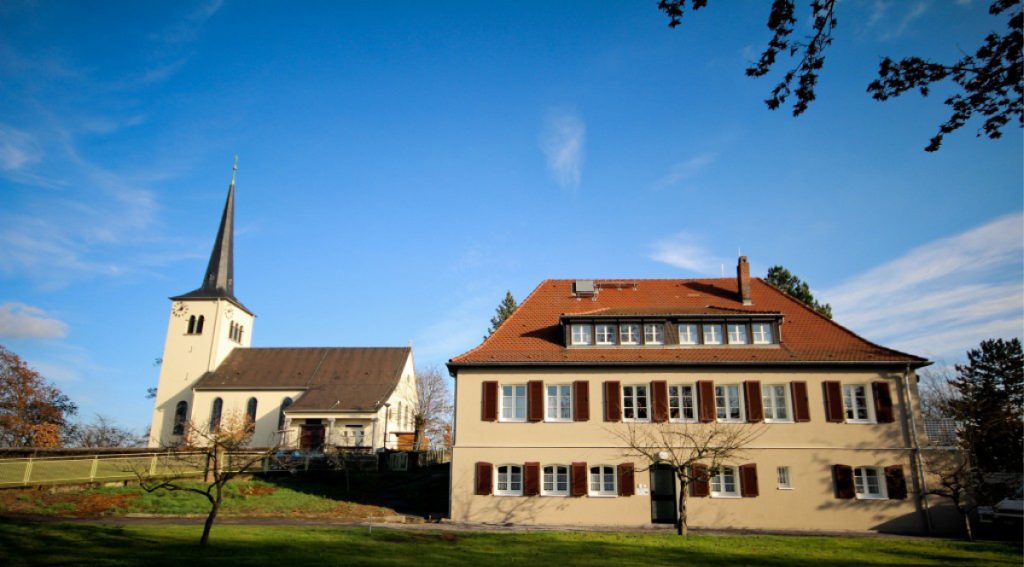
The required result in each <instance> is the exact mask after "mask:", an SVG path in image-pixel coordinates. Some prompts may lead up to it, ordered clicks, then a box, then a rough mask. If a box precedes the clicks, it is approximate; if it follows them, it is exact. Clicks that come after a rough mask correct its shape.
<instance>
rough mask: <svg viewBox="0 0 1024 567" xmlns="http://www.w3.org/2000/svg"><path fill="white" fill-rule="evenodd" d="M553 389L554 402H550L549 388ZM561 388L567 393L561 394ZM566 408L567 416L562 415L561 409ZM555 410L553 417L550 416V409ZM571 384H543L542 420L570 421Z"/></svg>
mask: <svg viewBox="0 0 1024 567" xmlns="http://www.w3.org/2000/svg"><path fill="white" fill-rule="evenodd" d="M552 388H554V389H555V396H554V398H555V404H554V405H552V404H551V389H552ZM563 389H565V390H567V391H568V392H569V395H568V396H567V397H566V396H563V395H562V392H563ZM566 408H568V410H569V417H562V410H563V409H566ZM552 409H554V410H555V417H551V410H552ZM572 409H573V408H572V384H544V421H557V422H565V421H572V415H573V414H572Z"/></svg>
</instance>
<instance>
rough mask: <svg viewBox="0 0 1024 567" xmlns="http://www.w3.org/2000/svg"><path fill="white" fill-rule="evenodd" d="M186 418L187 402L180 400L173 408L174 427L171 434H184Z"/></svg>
mask: <svg viewBox="0 0 1024 567" xmlns="http://www.w3.org/2000/svg"><path fill="white" fill-rule="evenodd" d="M187 419H188V402H186V401H184V400H182V401H180V402H178V405H177V406H175V408H174V429H173V430H171V433H172V434H173V435H184V434H185V421H186V420H187Z"/></svg>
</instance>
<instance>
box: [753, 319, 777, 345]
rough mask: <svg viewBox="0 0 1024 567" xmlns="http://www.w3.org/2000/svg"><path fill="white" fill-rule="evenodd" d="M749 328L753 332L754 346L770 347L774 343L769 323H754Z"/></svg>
mask: <svg viewBox="0 0 1024 567" xmlns="http://www.w3.org/2000/svg"><path fill="white" fill-rule="evenodd" d="M751 327H752V328H753V330H754V344H755V345H770V344H772V343H774V342H775V337H774V336H772V324H771V323H754V324H753V325H751Z"/></svg>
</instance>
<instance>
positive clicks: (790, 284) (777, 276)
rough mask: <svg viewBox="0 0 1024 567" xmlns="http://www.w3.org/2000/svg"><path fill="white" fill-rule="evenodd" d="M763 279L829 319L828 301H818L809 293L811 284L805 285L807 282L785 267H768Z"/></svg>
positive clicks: (830, 308)
mask: <svg viewBox="0 0 1024 567" xmlns="http://www.w3.org/2000/svg"><path fill="white" fill-rule="evenodd" d="M765 280H767V281H768V283H770V284H772V285H773V286H775V287H777V288H779V289H781V290H782V291H784V292H786V293H787V294H789V295H790V296H791V297H794V298H796V299H799V300H800V301H802V302H804V304H806V305H807V306H808V307H810V308H811V309H814V310H815V311H817V312H818V313H821V314H822V315H824V316H825V317H828V318H829V319H831V318H832V306H831V305H829V304H828V303H818V300H817V299H814V294H812V293H811V286H809V285H807V282H805V281H801V280H800V278H798V277H796V276H795V275H793V274H791V273H790V271H789V270H787V269H786V268H783V267H782V266H772V267H771V268H768V277H767V278H765Z"/></svg>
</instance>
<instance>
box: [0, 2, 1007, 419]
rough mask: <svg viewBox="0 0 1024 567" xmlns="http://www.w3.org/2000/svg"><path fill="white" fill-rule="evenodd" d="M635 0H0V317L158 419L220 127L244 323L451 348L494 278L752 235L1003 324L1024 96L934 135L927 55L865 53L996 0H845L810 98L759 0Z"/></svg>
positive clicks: (892, 290)
mask: <svg viewBox="0 0 1024 567" xmlns="http://www.w3.org/2000/svg"><path fill="white" fill-rule="evenodd" d="M655 5H656V2H654V1H653V0H652V1H650V2H623V3H593V2H577V3H570V2H564V3H546V2H537V3H530V2H527V3H523V2H510V3H507V4H503V3H493V2H486V3H484V2H463V3H448V2H441V3H435V4H434V5H431V6H430V7H429V9H424V8H423V5H421V4H419V5H418V4H414V3H402V2H399V3H361V4H348V3H340V2H325V3H317V4H314V3H308V4H301V5H297V4H295V3H284V2H278V3H270V2H237V1H236V2H232V1H225V2H219V1H216V2H192V3H187V2H164V3H156V2H141V3H140V2H103V3H87V2H80V3H65V2H18V1H14V2H4V3H3V4H2V5H0V29H2V30H3V33H0V77H2V79H0V80H2V83H3V88H2V89H0V343H2V344H4V345H6V346H7V347H8V348H10V349H12V350H14V351H15V352H18V353H20V354H21V355H23V356H24V357H25V358H26V359H27V360H28V361H29V362H30V363H31V364H32V365H34V366H35V367H36V368H37V369H39V370H40V371H42V372H43V373H44V374H45V375H46V376H47V377H49V378H50V379H52V380H53V381H55V382H56V383H57V384H58V385H59V386H60V387H61V388H62V389H64V390H65V391H66V392H67V393H68V394H69V395H71V396H72V398H73V399H75V400H76V401H77V402H78V403H79V405H80V406H81V410H82V411H81V413H82V416H83V417H85V418H90V417H91V416H92V415H94V414H96V413H103V414H105V415H109V416H112V417H114V418H115V419H116V420H119V421H121V422H122V423H124V424H126V425H129V426H132V427H135V428H139V429H142V428H143V427H145V426H146V425H148V422H149V416H150V412H151V401H150V400H146V399H145V398H144V395H145V391H146V388H147V387H150V386H152V385H155V383H156V379H157V374H158V368H156V367H155V366H154V364H153V362H154V359H156V358H157V357H159V356H161V354H162V349H163V341H164V332H165V330H166V324H167V316H168V309H169V302H168V300H167V297H168V296H171V295H174V294H178V293H183V292H186V291H188V290H191V289H194V288H195V287H197V286H198V285H199V283H200V280H201V277H202V273H203V269H204V267H205V262H206V259H207V257H208V255H209V250H210V247H211V246H212V241H213V236H214V234H215V232H216V228H217V220H218V215H219V213H220V209H221V207H222V205H223V199H224V195H225V190H226V187H227V183H228V180H229V178H230V168H231V160H232V156H233V155H235V154H238V155H239V173H238V204H237V218H236V223H237V226H238V234H237V239H236V256H235V261H236V265H235V275H236V287H235V289H236V293H237V295H238V297H239V299H241V300H242V301H243V302H245V304H246V305H247V306H249V307H250V308H252V309H253V310H254V311H255V312H256V313H257V315H258V316H259V318H258V319H257V322H256V325H255V328H254V330H253V341H254V342H253V344H254V346H312V345H322V346H334V345H337V346H342V345H405V344H407V343H408V342H409V341H412V343H413V345H414V348H415V353H416V357H417V361H418V363H420V364H421V365H422V364H438V363H442V362H443V361H445V360H447V359H448V358H450V357H452V356H454V355H456V354H459V353H460V352H462V351H464V350H466V349H468V348H471V347H473V346H475V345H476V344H477V343H478V342H479V340H480V338H481V336H482V335H483V333H484V332H485V330H486V328H487V324H488V319H489V318H490V316H491V315H492V313H493V309H494V307H495V306H496V305H497V303H498V301H499V300H500V299H501V298H502V296H503V294H504V292H505V290H506V289H510V290H511V291H512V293H513V294H514V295H515V296H516V297H517V298H520V299H522V298H524V297H525V296H526V295H527V294H528V293H529V292H530V291H531V290H532V289H533V288H534V286H536V285H537V283H539V282H540V281H541V280H543V279H545V278H560V277H566V278H572V277H635V278H640V277H698V276H717V275H719V273H720V272H721V270H722V266H723V265H724V266H725V272H726V273H727V274H731V273H734V269H735V268H734V266H735V258H736V255H737V252H738V251H742V253H743V254H745V255H748V256H749V257H750V258H751V262H752V266H753V271H754V272H755V273H756V274H757V275H763V274H764V272H765V271H766V270H767V267H768V266H770V265H772V264H776V263H779V264H784V265H785V266H787V267H789V268H790V269H792V270H793V271H794V272H796V273H797V274H799V275H800V276H801V277H803V278H804V279H806V280H808V281H809V282H811V284H812V286H813V288H814V289H815V291H816V292H817V293H818V294H819V295H820V296H821V297H822V298H823V299H824V300H826V301H830V302H831V303H832V304H833V305H834V307H835V310H836V317H837V320H838V321H839V322H841V323H844V324H846V325H848V326H850V327H852V328H853V329H855V330H857V331H858V332H860V333H862V334H864V335H865V336H866V337H868V338H870V339H872V340H876V341H881V342H883V343H884V344H887V345H889V346H893V347H896V348H902V349H906V350H910V351H912V352H914V353H917V354H922V355H925V356H929V357H932V358H933V359H935V360H941V361H947V362H952V361H955V360H957V359H958V358H960V357H962V353H963V351H964V350H965V349H966V348H968V347H969V346H971V345H976V344H977V342H978V341H980V340H981V339H984V338H987V337H990V336H1001V337H1010V336H1019V335H1020V334H1021V327H1022V311H1024V295H1022V284H1021V282H1022V277H1024V268H1022V253H1024V252H1022V241H1024V224H1022V210H1024V200H1022V199H1024V197H1022V186H1024V183H1022V181H1024V179H1022V149H1024V148H1022V136H1021V132H1020V130H1018V129H1015V128H1012V127H1011V128H1009V129H1008V130H1007V132H1006V135H1005V136H1004V138H1003V139H1001V140H999V141H989V140H986V139H978V138H976V137H975V136H974V134H975V131H976V129H977V127H978V126H979V124H977V123H972V124H969V125H968V126H967V127H965V128H964V129H962V130H961V131H959V132H957V133H955V134H953V135H951V136H948V137H947V139H946V142H945V145H944V146H943V149H942V150H941V151H940V152H938V153H935V154H928V153H925V152H924V151H922V148H923V147H924V146H925V145H926V144H927V142H928V139H929V138H930V137H931V136H932V135H933V134H934V132H935V131H936V128H937V126H938V124H939V123H940V122H942V120H943V119H944V118H945V117H946V116H947V112H946V107H945V106H944V105H943V104H942V99H943V94H944V93H946V92H948V91H947V90H946V89H944V88H938V89H936V90H935V92H934V93H933V94H932V96H930V97H928V98H923V99H922V98H921V97H920V96H918V95H916V94H915V95H907V96H905V97H903V98H900V99H897V100H894V101H891V102H888V103H884V104H883V103H878V102H875V101H872V100H871V99H870V97H869V96H868V95H867V94H866V93H865V87H866V85H867V84H868V82H870V80H871V79H872V78H873V75H874V73H875V71H876V68H877V64H878V61H879V59H880V58H881V57H882V56H885V55H889V56H893V57H902V56H906V55H922V56H927V57H934V58H936V59H940V60H951V59H953V58H956V57H957V56H958V53H959V51H958V49H959V48H964V49H971V48H973V46H975V45H977V44H978V42H979V41H980V38H981V37H983V36H984V35H985V34H986V33H988V32H989V31H992V30H999V31H1001V30H1002V29H1003V28H1004V27H1005V25H1006V24H1005V21H1004V20H1003V19H1001V18H1000V19H997V18H992V17H990V16H988V15H987V4H985V3H982V2H980V1H978V0H975V1H974V2H957V3H951V2H928V1H920V2H915V1H908V2H895V1H889V2H886V1H874V2H869V1H853V0H851V1H848V2H843V3H842V5H841V12H840V14H839V28H838V29H837V31H836V41H835V44H834V45H833V47H832V48H831V49H830V51H829V56H828V59H827V62H826V68H825V70H824V72H823V74H822V77H821V83H820V87H819V89H818V100H817V101H815V102H814V103H813V104H812V105H811V107H810V109H809V110H808V112H807V113H806V114H805V115H803V116H801V117H800V118H798V119H793V118H792V117H791V116H790V115H789V114H788V113H787V112H769V111H767V110H766V109H765V108H764V105H763V104H762V100H763V99H764V98H766V97H767V95H768V93H769V91H770V89H771V87H772V86H773V84H774V83H773V82H772V80H771V79H762V80H752V79H748V78H746V77H745V76H744V74H743V69H744V68H745V66H746V64H747V62H748V61H750V60H752V59H754V58H756V56H757V54H758V52H759V51H758V50H759V49H760V48H761V47H762V46H763V44H764V43H765V42H766V41H767V38H768V30H767V29H766V28H765V26H764V22H765V20H766V18H767V10H768V7H767V5H766V3H757V2H744V3H712V5H711V6H710V7H709V8H707V9H706V10H702V11H701V12H699V13H696V14H691V15H688V16H687V17H686V21H685V22H684V24H683V25H682V26H681V27H680V28H677V29H675V30H669V29H668V28H667V26H666V25H665V23H666V21H665V18H664V17H663V16H662V15H661V14H660V13H659V12H658V11H657V10H656V8H655ZM800 8H801V9H802V10H805V9H806V8H805V7H804V5H803V4H802V3H801V4H800ZM801 15H802V16H803V17H805V18H806V14H805V13H803V14H801ZM776 76H777V75H773V76H772V77H776Z"/></svg>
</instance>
